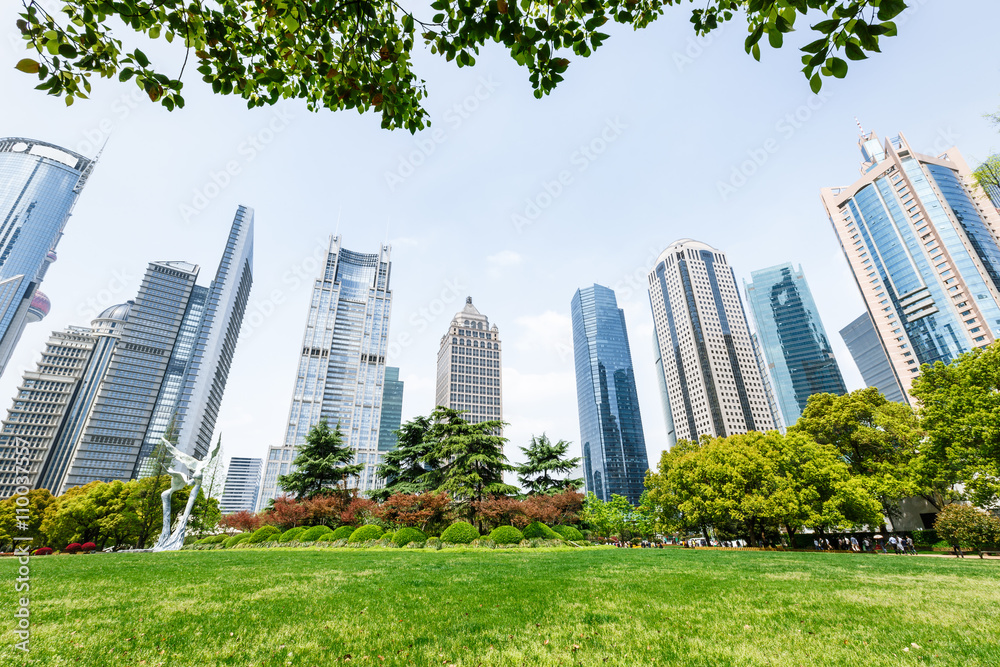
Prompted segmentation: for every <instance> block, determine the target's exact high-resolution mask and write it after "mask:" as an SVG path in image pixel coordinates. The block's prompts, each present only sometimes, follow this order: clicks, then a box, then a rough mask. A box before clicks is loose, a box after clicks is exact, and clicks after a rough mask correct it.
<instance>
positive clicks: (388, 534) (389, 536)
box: [379, 530, 396, 542]
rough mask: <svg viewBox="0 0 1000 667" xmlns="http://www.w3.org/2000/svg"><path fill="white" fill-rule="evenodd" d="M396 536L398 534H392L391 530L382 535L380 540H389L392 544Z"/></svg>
mask: <svg viewBox="0 0 1000 667" xmlns="http://www.w3.org/2000/svg"><path fill="white" fill-rule="evenodd" d="M395 536H396V534H395V533H394V532H392V531H391V530H387V531H385V532H384V533H382V537H380V538H379V539H380V540H389V541H390V542H392V539H393V538H394V537H395Z"/></svg>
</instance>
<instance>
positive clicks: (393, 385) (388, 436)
mask: <svg viewBox="0 0 1000 667" xmlns="http://www.w3.org/2000/svg"><path fill="white" fill-rule="evenodd" d="M402 420H403V381H402V380H400V379H399V369H398V368H395V367H393V366H386V367H385V385H384V388H383V389H382V419H381V420H380V424H379V433H378V450H379V451H380V452H388V451H390V450H393V449H395V448H396V444H397V437H396V431H398V430H399V426H400V423H401V422H402Z"/></svg>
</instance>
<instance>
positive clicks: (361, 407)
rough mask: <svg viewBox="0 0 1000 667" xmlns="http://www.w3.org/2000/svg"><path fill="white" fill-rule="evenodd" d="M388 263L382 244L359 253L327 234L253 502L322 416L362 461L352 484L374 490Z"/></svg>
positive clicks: (271, 490)
mask: <svg viewBox="0 0 1000 667" xmlns="http://www.w3.org/2000/svg"><path fill="white" fill-rule="evenodd" d="M390 266H391V265H390V262H389V246H387V245H384V246H382V247H381V249H380V250H379V252H377V253H373V254H362V253H358V252H353V251H351V250H347V249H346V248H343V247H341V238H340V237H339V236H331V237H330V246H329V248H328V249H327V255H326V262H325V263H324V265H323V273H322V274H321V275H320V276H319V277H318V278H317V279H316V282H315V283H314V285H313V293H312V301H311V303H310V305H309V314H308V318H307V319H306V326H305V333H304V335H303V337H302V347H301V350H302V351H301V353H300V356H299V367H298V372H297V373H296V377H295V387H294V390H293V393H292V405H291V409H290V410H289V413H288V424H287V426H286V429H285V439H284V442H283V443H282V444H281V445H279V446H274V447H271V449H270V451H269V452H268V458H267V467H266V469H265V472H264V482H263V485H262V492H261V495H260V499H259V500H258V506H260V507H263V506H264V505H265V504H266V503H267V502H268V501H269V500H271V499H273V498H274V497H275V496H276V495H277V494H278V493H279V492H280V490H281V489H280V487H279V486H278V476H279V475H284V474H287V473H288V472H289V470H290V469H291V468H292V460H293V459H294V458H295V452H296V450H297V448H298V447H300V446H302V444H304V443H305V440H306V435H307V434H308V433H309V430H310V429H311V428H312V427H313V426H315V425H316V424H318V423H319V422H320V420H321V419H325V420H326V421H327V423H328V424H329V425H330V428H335V427H339V428H340V430H341V432H342V433H343V436H344V442H345V444H347V445H349V446H350V447H351V448H352V449H353V450H354V451H355V458H354V463H362V464H364V466H365V467H364V470H362V471H361V474H360V475H359V477H358V478H357V479H356V480H354V483H355V484H356V485H357V488H358V489H359V490H360V491H362V492H364V491H371V490H373V489H376V488H378V485H379V482H380V480H379V479H378V477H377V476H376V474H375V467H376V466H377V465H378V464H379V462H380V461H381V455H380V452H379V428H380V425H381V420H382V397H383V391H384V385H385V353H386V349H387V345H388V343H387V341H388V335H389V315H390V311H391V310H392V291H391V290H390V289H389V271H390Z"/></svg>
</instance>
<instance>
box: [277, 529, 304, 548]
mask: <svg viewBox="0 0 1000 667" xmlns="http://www.w3.org/2000/svg"><path fill="white" fill-rule="evenodd" d="M304 532H306V529H305V528H303V527H302V526H297V527H295V528H289V529H288V530H286V531H285V532H283V533H282V534H281V537H279V538H278V541H279V542H281V543H283V544H284V543H285V542H297V541H298V537H299V535H301V534H302V533H304Z"/></svg>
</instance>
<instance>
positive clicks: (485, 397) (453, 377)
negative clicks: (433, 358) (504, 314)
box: [435, 296, 503, 424]
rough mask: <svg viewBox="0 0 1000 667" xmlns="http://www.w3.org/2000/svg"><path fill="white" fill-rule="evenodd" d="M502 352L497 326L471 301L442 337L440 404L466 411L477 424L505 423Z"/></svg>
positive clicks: (439, 384)
mask: <svg viewBox="0 0 1000 667" xmlns="http://www.w3.org/2000/svg"><path fill="white" fill-rule="evenodd" d="M501 349H502V348H501V346H500V330H499V329H497V325H495V324H494V325H493V326H492V327H491V326H490V320H489V318H488V317H486V316H485V315H483V314H482V313H480V312H479V310H478V309H477V308H476V307H475V306H473V305H472V297H471V296H470V297H467V298H466V299H465V307H464V308H462V310H460V311H459V312H458V313H456V314H455V317H454V319H452V321H451V325H450V326H449V327H448V333H446V334H445V335H444V336H442V337H441V347H440V348H439V349H438V359H437V393H436V394H435V401H436V404H437V405H439V406H444V407H446V408H452V409H454V410H463V411H465V412H466V413H467V414H465V415H464V418H465V419H466V420H468V421H469V422H471V423H473V424H478V423H479V422H484V421H493V420H498V419H503V400H502V399H503V392H502V389H503V382H502V374H501V369H502V368H503V363H502V359H503V357H502V355H501Z"/></svg>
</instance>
